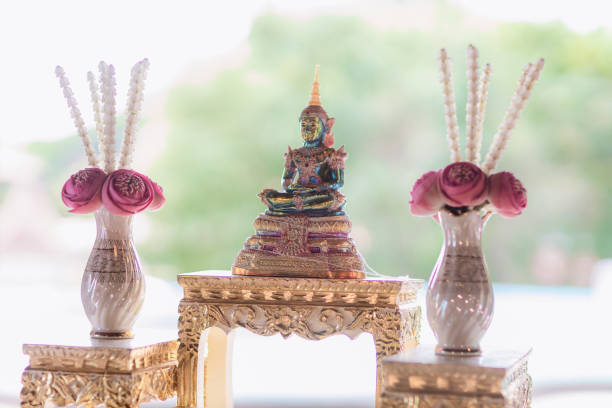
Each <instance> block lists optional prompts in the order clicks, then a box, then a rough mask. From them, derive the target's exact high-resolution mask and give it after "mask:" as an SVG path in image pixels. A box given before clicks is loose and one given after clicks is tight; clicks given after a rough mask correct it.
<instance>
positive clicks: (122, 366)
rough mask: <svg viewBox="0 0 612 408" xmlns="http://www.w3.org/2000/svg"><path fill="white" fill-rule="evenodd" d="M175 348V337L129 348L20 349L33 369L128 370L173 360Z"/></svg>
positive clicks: (39, 346) (36, 346)
mask: <svg viewBox="0 0 612 408" xmlns="http://www.w3.org/2000/svg"><path fill="white" fill-rule="evenodd" d="M177 348H178V341H176V340H174V341H169V342H163V343H157V344H152V345H147V346H144V347H138V348H133V349H129V348H118V347H117V348H112V347H76V346H56V345H44V344H24V345H23V353H24V354H27V355H29V356H30V368H33V369H34V368H35V369H41V370H64V371H84V372H88V373H95V372H100V373H109V372H110V373H131V372H133V371H134V370H139V369H146V368H149V367H153V366H157V365H160V364H165V363H170V362H175V361H176V358H177Z"/></svg>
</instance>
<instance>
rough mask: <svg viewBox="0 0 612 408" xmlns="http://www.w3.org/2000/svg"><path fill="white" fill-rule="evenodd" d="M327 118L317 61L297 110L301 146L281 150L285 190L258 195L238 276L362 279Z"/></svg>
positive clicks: (341, 155)
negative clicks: (259, 205) (261, 210)
mask: <svg viewBox="0 0 612 408" xmlns="http://www.w3.org/2000/svg"><path fill="white" fill-rule="evenodd" d="M334 122H335V119H334V118H330V117H329V116H328V115H327V113H326V112H325V110H324V109H323V106H322V105H321V98H320V92H319V66H318V65H317V66H316V68H315V78H314V82H313V85H312V91H311V93H310V101H309V102H308V106H307V107H306V108H305V109H304V110H303V111H302V113H301V114H300V127H301V133H302V139H303V140H304V145H303V146H302V147H300V148H298V149H291V147H289V151H288V152H287V153H286V154H285V166H284V171H283V176H282V186H283V189H284V191H277V190H273V189H265V190H264V191H262V192H261V193H260V194H259V197H260V198H261V200H262V201H263V203H264V204H265V205H266V206H267V207H268V209H267V210H266V212H265V214H261V215H259V216H258V217H257V219H256V220H255V223H254V226H255V231H256V233H255V235H252V236H251V237H250V238H249V239H247V242H246V243H245V245H244V248H243V249H242V250H241V251H240V253H239V254H238V256H237V257H236V260H235V261H234V265H233V267H232V271H233V273H234V274H238V275H256V276H294V277H316V278H363V277H364V276H365V273H364V267H363V261H362V259H361V256H360V255H359V253H358V251H357V249H356V248H355V245H354V243H353V241H352V240H351V239H350V237H349V233H350V230H351V222H350V220H349V218H348V216H346V215H345V213H344V211H343V210H342V208H343V206H344V203H345V197H344V196H343V195H342V194H340V192H339V191H338V190H339V189H340V188H341V187H342V186H343V184H344V161H345V159H346V157H347V154H346V153H345V152H344V146H342V147H341V148H339V149H334V148H333V147H332V146H333V133H332V131H331V130H332V127H333V125H334Z"/></svg>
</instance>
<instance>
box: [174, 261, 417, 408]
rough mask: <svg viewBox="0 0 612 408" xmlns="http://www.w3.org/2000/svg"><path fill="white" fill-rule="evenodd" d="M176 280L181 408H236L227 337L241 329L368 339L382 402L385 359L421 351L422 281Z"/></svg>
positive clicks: (205, 275) (221, 276) (226, 275)
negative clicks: (181, 293)
mask: <svg viewBox="0 0 612 408" xmlns="http://www.w3.org/2000/svg"><path fill="white" fill-rule="evenodd" d="M178 280H179V283H180V284H181V286H183V288H184V297H183V300H181V303H180V306H179V315H180V317H179V341H180V346H179V352H178V361H179V366H178V389H177V405H178V407H182V408H186V407H196V406H198V407H201V406H205V407H215V408H217V407H231V404H232V403H231V401H232V399H231V372H230V369H229V366H230V361H231V343H230V342H229V341H228V334H230V332H231V330H232V329H234V328H236V327H243V328H245V329H247V330H249V331H251V332H253V333H255V334H259V335H262V336H270V335H274V334H277V333H280V334H281V335H282V336H283V337H288V336H290V335H292V334H296V335H298V336H300V337H302V338H305V339H309V340H321V339H324V338H326V337H328V336H331V335H335V334H345V335H347V336H349V337H350V338H355V337H357V336H358V335H359V334H361V333H370V334H371V335H372V337H373V338H374V342H375V345H376V361H377V377H376V389H377V396H378V392H379V391H380V386H381V381H382V372H381V370H380V368H381V362H382V359H383V357H386V356H388V355H391V354H394V353H398V352H400V351H402V350H405V349H407V348H409V347H414V346H416V344H417V343H418V338H419V334H420V322H421V310H420V308H419V306H417V304H416V293H417V290H418V289H419V288H421V287H422V286H423V281H421V280H380V279H379V280H376V279H312V278H311V279H308V278H278V277H253V276H237V275H232V274H231V273H230V272H224V271H206V272H195V273H189V274H181V275H179V278H178ZM377 401H378V397H377Z"/></svg>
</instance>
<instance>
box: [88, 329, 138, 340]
mask: <svg viewBox="0 0 612 408" xmlns="http://www.w3.org/2000/svg"><path fill="white" fill-rule="evenodd" d="M89 336H90V337H91V338H93V339H107V340H110V339H131V338H133V337H134V334H133V333H132V332H131V331H129V330H125V331H106V330H92V331H91V332H89Z"/></svg>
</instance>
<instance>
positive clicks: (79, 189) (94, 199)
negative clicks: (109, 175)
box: [62, 167, 106, 214]
mask: <svg viewBox="0 0 612 408" xmlns="http://www.w3.org/2000/svg"><path fill="white" fill-rule="evenodd" d="M104 180H106V173H104V172H103V171H102V170H100V169H98V168H95V167H92V168H87V169H84V170H79V171H77V172H76V173H74V174H73V175H72V176H70V178H69V179H68V180H67V181H66V183H64V187H63V188H62V201H63V202H64V204H66V206H67V207H69V208H71V210H70V212H71V213H77V214H87V213H90V212H93V211H95V210H97V209H98V208H100V206H101V205H102V200H101V197H100V188H101V187H102V184H103V183H104Z"/></svg>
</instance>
